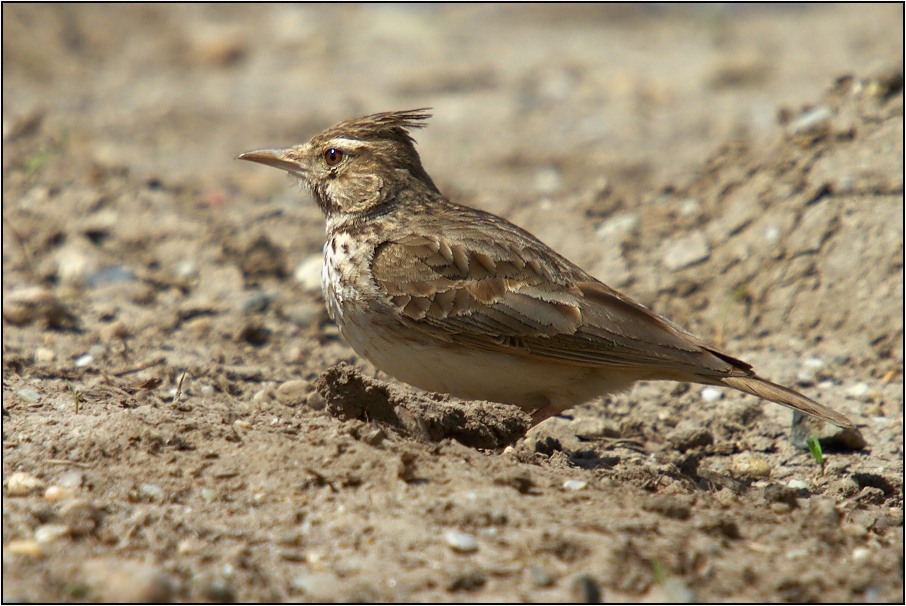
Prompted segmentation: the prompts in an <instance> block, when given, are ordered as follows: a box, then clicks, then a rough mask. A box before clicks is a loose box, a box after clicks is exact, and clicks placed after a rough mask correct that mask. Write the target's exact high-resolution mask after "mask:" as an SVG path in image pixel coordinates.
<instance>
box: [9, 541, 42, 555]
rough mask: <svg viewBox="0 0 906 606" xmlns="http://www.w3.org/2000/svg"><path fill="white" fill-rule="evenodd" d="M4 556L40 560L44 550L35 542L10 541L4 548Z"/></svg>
mask: <svg viewBox="0 0 906 606" xmlns="http://www.w3.org/2000/svg"><path fill="white" fill-rule="evenodd" d="M3 551H4V554H6V553H9V554H11V555H17V556H25V557H29V558H40V557H42V556H43V555H44V548H43V547H41V544H40V543H38V542H37V541H10V542H9V543H7V544H6V545H5V546H4V549H3Z"/></svg>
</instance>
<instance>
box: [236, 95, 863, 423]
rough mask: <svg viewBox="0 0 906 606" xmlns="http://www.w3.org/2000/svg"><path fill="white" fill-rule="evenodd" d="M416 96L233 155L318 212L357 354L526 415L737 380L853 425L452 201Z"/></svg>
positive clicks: (334, 291) (325, 282) (523, 234)
mask: <svg viewBox="0 0 906 606" xmlns="http://www.w3.org/2000/svg"><path fill="white" fill-rule="evenodd" d="M428 117H430V114H427V113H425V110H421V109H419V110H411V111H402V112H388V113H381V114H374V115H370V116H364V117H361V118H355V119H352V120H347V121H345V122H341V123H340V124H337V125H336V126H333V127H331V128H329V129H327V130H326V131H324V132H323V133H321V134H319V135H316V136H315V137H314V138H313V139H312V140H311V141H309V142H308V143H303V144H301V145H297V146H295V147H289V148H286V149H262V150H256V151H250V152H246V153H244V154H242V155H240V156H239V159H242V160H250V161H252V162H260V163H261V164H267V165H268V166H273V167H275V168H280V169H283V170H285V171H287V172H288V173H290V174H291V175H294V176H296V177H298V178H299V179H300V180H301V181H302V183H304V184H305V185H306V186H307V187H308V189H309V190H310V191H311V194H312V196H313V197H314V199H315V202H317V204H318V206H319V207H320V208H321V210H322V211H323V212H324V215H325V216H326V218H327V244H326V245H325V246H324V266H323V270H322V273H321V286H322V289H323V292H324V299H325V301H326V303H327V309H328V312H329V314H330V317H331V318H332V319H333V320H334V321H335V322H336V323H337V325H338V326H339V328H340V333H341V334H342V335H343V337H344V338H345V339H346V340H347V341H348V342H349V344H350V345H351V346H352V348H353V349H354V350H355V351H356V353H358V354H359V355H362V356H365V357H366V358H367V359H368V360H370V361H371V362H372V363H373V364H374V365H375V366H376V367H378V368H379V369H381V370H383V371H384V372H386V373H387V374H389V375H391V376H393V377H395V378H397V379H399V380H401V381H404V382H406V383H409V384H410V385H414V386H416V387H420V388H422V389H425V390H428V391H435V392H442V393H449V394H452V395H454V396H458V397H460V398H466V399H477V400H491V401H494V402H502V403H506V404H514V405H516V406H519V407H521V408H522V409H524V410H526V411H527V412H531V413H532V424H533V425H535V424H537V423H540V422H541V421H543V420H545V419H547V418H549V417H551V416H553V415H556V414H558V413H560V412H563V411H564V410H566V409H568V408H570V407H571V406H575V405H576V404H580V403H582V402H586V401H588V400H590V399H592V398H594V397H596V396H600V395H604V394H608V393H613V392H617V391H622V390H626V389H628V388H629V387H630V386H631V385H632V384H633V383H635V382H636V381H650V380H670V381H688V382H691V383H703V384H706V385H719V386H726V387H732V388H734V389H738V390H740V391H743V392H746V393H749V394H752V395H755V396H758V397H760V398H765V399H767V400H771V401H773V402H777V403H778V404H783V405H784V406H788V407H790V408H792V409H794V410H798V411H801V412H803V413H806V414H809V415H812V416H814V417H819V418H821V419H825V420H827V421H830V422H831V423H834V424H835V425H839V426H840V427H845V428H852V427H853V424H852V422H850V421H849V419H847V418H846V417H844V416H843V415H841V414H839V413H837V412H834V411H833V410H830V409H828V408H825V407H824V406H821V405H820V404H818V403H817V402H814V401H812V400H810V399H809V398H807V397H805V396H803V395H802V394H800V393H797V392H795V391H793V390H791V389H787V388H786V387H782V386H780V385H776V384H774V383H771V382H770V381H766V380H765V379H762V378H760V377H759V376H758V375H756V374H755V373H754V371H753V370H752V367H751V365H749V364H746V363H745V362H743V361H741V360H737V359H735V358H733V357H731V356H729V355H727V354H724V353H721V352H720V351H717V350H716V349H714V348H713V347H710V346H709V345H707V344H706V343H704V342H703V341H701V340H699V339H698V338H696V337H694V336H693V335H691V334H689V333H688V332H686V331H684V330H683V329H682V328H680V327H679V326H677V325H675V324H673V323H672V322H670V321H669V320H667V319H665V318H662V317H660V316H658V315H657V314H655V313H653V312H651V311H649V310H648V309H646V308H645V307H643V306H642V305H640V304H638V303H636V302H635V301H633V300H632V299H630V298H629V297H627V296H626V295H623V294H622V293H619V292H617V291H615V290H613V289H612V288H609V287H608V286H606V285H605V284H602V283H601V282H599V281H598V280H596V279H595V278H593V277H592V276H590V275H589V274H587V273H586V272H585V271H583V270H582V269H580V268H579V267H577V266H576V265H574V264H573V263H570V262H569V261H568V260H566V259H565V258H563V257H562V256H560V255H559V254H557V253H556V252H554V251H553V250H551V249H550V248H549V247H547V246H546V245H545V244H544V243H542V242H541V241H539V240H538V239H537V238H535V237H534V236H533V235H532V234H530V233H528V232H527V231H525V230H523V229H520V228H519V227H517V226H515V225H513V224H512V223H510V222H508V221H506V220H505V219H502V218H500V217H498V216H496V215H492V214H490V213H486V212H483V211H480V210H475V209H473V208H468V207H466V206H460V205H458V204H454V203H452V202H450V201H449V200H447V199H446V198H445V197H444V196H443V194H441V193H440V191H438V189H437V187H436V186H435V185H434V182H433V181H432V180H431V177H429V176H428V173H427V172H425V169H424V168H423V167H422V163H421V160H420V159H419V156H418V153H417V152H416V150H415V145H414V143H415V141H414V140H413V139H412V137H411V136H410V134H409V131H410V130H411V129H413V128H421V127H422V126H423V125H424V123H423V122H422V121H423V120H425V119H427V118H428Z"/></svg>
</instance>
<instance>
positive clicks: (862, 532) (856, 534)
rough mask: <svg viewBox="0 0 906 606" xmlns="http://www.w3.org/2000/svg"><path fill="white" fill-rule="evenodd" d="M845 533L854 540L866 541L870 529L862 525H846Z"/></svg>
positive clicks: (844, 527)
mask: <svg viewBox="0 0 906 606" xmlns="http://www.w3.org/2000/svg"><path fill="white" fill-rule="evenodd" d="M843 532H845V533H846V534H847V535H849V536H851V537H852V538H854V539H864V538H865V537H866V536H868V529H867V528H865V526H863V525H861V524H845V525H844V526H843Z"/></svg>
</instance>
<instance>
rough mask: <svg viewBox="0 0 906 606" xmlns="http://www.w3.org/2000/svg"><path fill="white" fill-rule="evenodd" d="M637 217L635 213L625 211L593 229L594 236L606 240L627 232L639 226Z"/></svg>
mask: <svg viewBox="0 0 906 606" xmlns="http://www.w3.org/2000/svg"><path fill="white" fill-rule="evenodd" d="M639 224H640V222H639V218H638V217H637V216H636V215H633V214H630V213H626V214H621V215H617V216H616V217H613V218H611V219H608V220H607V221H604V222H603V223H601V225H599V226H598V228H597V229H596V230H595V236H596V237H597V238H598V239H599V240H607V239H610V238H614V237H618V236H620V235H622V234H627V233H629V232H631V231H632V230H634V229H637V228H638V227H639Z"/></svg>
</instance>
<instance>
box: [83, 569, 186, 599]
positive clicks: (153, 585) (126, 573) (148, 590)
mask: <svg viewBox="0 0 906 606" xmlns="http://www.w3.org/2000/svg"><path fill="white" fill-rule="evenodd" d="M84 571H85V582H86V583H87V584H88V586H89V587H91V588H92V593H93V594H94V592H96V594H94V595H93V596H92V597H94V598H95V599H97V600H98V601H100V602H118V603H121V604H122V603H127V604H128V603H133V604H134V603H144V604H152V603H163V602H169V601H170V600H171V599H172V597H173V586H172V585H171V584H170V580H169V578H167V575H166V574H165V573H164V572H163V571H162V570H161V569H160V568H158V567H157V566H155V565H153V564H144V563H139V562H132V561H128V560H123V559H120V560H93V561H90V562H88V563H87V564H85V567H84Z"/></svg>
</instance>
